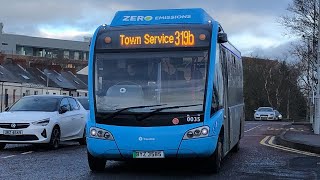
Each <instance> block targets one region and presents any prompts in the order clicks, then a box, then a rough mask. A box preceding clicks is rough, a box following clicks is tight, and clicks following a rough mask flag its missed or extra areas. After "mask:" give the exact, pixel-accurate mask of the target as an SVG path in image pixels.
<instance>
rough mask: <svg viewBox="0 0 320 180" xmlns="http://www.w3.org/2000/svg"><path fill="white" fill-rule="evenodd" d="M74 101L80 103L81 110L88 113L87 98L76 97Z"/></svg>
mask: <svg viewBox="0 0 320 180" xmlns="http://www.w3.org/2000/svg"><path fill="white" fill-rule="evenodd" d="M76 99H77V100H78V101H79V102H80V104H81V105H82V106H83V108H84V109H85V110H87V111H89V98H88V97H76Z"/></svg>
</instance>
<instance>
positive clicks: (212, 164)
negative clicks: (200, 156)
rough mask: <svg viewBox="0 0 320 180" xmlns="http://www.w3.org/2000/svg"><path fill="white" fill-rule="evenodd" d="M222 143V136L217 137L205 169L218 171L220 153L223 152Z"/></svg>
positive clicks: (220, 159) (220, 158) (212, 171)
mask: <svg viewBox="0 0 320 180" xmlns="http://www.w3.org/2000/svg"><path fill="white" fill-rule="evenodd" d="M222 148H223V143H222V138H221V137H219V139H218V143H217V147H216V150H215V151H214V153H213V154H212V155H211V156H210V157H209V159H208V160H207V161H208V162H207V168H206V171H207V172H209V173H218V172H219V171H220V168H221V161H222V153H223V149H222Z"/></svg>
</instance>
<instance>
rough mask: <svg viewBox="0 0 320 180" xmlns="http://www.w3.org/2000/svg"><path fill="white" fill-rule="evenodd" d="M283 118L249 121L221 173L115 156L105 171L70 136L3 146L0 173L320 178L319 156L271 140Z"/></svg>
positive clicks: (79, 176)
mask: <svg viewBox="0 0 320 180" xmlns="http://www.w3.org/2000/svg"><path fill="white" fill-rule="evenodd" d="M284 124H286V123H285V122H255V121H249V122H246V124H245V136H244V138H243V139H242V140H241V149H240V151H239V152H238V153H235V154H230V155H228V156H227V157H226V158H225V159H224V161H223V166H222V169H221V172H220V173H219V174H213V175H208V174H203V173H202V172H201V166H202V164H201V163H200V162H197V161H170V162H158V161H145V162H135V163H133V162H131V163H125V162H115V161H110V162H108V163H107V166H106V169H105V171H104V172H102V173H92V172H91V171H90V170H89V167H88V163H87V157H86V148H85V146H80V145H78V144H77V143H73V142H68V143H64V144H63V147H62V148H60V149H59V150H55V151H49V150H46V149H42V148H38V147H34V146H31V145H9V146H7V148H6V149H5V150H3V151H0V179H1V180H2V179H3V180H7V179H32V180H34V179H36V180H41V179H95V180H96V179H153V180H155V179H213V178H214V179H259V180H260V179H308V180H309V179H320V156H318V157H315V156H312V154H311V155H310V154H307V155H306V154H305V153H303V152H295V151H294V150H290V149H285V148H283V147H279V146H276V145H274V144H273V143H272V138H273V136H274V135H276V134H277V133H278V132H279V131H280V130H281V127H282V125H284Z"/></svg>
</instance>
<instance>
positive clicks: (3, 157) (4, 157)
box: [2, 155, 16, 159]
mask: <svg viewBox="0 0 320 180" xmlns="http://www.w3.org/2000/svg"><path fill="white" fill-rule="evenodd" d="M14 156H16V155H10V156H5V157H2V159H7V158H11V157H14Z"/></svg>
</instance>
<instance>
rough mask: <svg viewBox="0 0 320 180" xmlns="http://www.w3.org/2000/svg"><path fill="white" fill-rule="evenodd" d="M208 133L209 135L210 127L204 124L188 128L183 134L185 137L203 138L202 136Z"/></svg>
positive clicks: (206, 135)
mask: <svg viewBox="0 0 320 180" xmlns="http://www.w3.org/2000/svg"><path fill="white" fill-rule="evenodd" d="M208 135H209V127H208V126H202V127H198V128H195V129H191V130H188V131H187V132H186V133H185V135H184V136H183V139H195V138H202V137H208Z"/></svg>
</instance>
